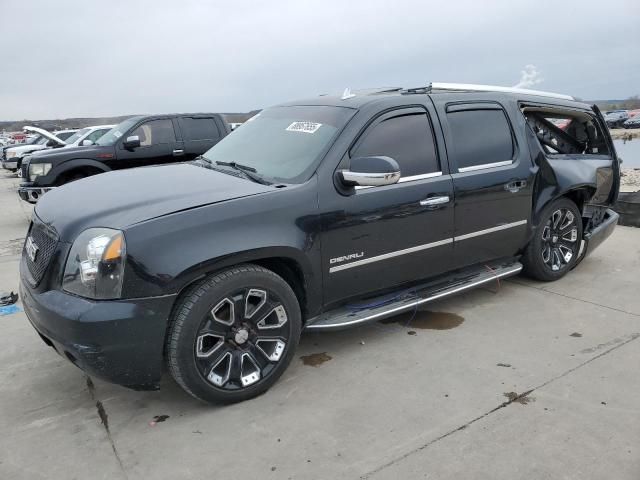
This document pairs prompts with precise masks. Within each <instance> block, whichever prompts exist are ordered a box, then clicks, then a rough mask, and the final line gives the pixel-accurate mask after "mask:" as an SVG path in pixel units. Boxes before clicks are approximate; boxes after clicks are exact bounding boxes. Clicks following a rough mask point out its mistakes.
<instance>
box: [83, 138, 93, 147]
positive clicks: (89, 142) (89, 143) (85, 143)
mask: <svg viewBox="0 0 640 480" xmlns="http://www.w3.org/2000/svg"><path fill="white" fill-rule="evenodd" d="M90 145H93V142H92V141H91V140H82V146H83V147H88V146H90Z"/></svg>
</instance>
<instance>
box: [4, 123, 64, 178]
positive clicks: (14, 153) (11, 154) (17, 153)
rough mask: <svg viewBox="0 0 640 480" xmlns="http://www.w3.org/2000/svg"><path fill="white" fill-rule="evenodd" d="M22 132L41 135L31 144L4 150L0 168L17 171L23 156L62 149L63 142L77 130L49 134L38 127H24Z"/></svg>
mask: <svg viewBox="0 0 640 480" xmlns="http://www.w3.org/2000/svg"><path fill="white" fill-rule="evenodd" d="M23 130H25V131H27V132H33V133H37V134H39V135H41V136H42V138H40V139H39V140H38V141H36V142H35V143H32V144H27V145H16V146H15V147H11V148H9V149H6V150H5V151H4V156H3V158H2V168H5V169H7V170H12V171H15V170H18V169H20V165H21V164H22V158H23V157H24V156H25V155H27V154H29V153H33V152H36V151H38V150H43V149H45V148H53V147H64V146H66V145H67V143H66V142H65V140H66V139H68V138H69V137H70V136H71V135H73V134H74V133H76V132H77V130H60V131H58V132H54V133H51V132H49V131H47V130H44V129H42V128H38V127H24V128H23Z"/></svg>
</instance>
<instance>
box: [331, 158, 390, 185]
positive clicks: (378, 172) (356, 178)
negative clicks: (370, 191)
mask: <svg viewBox="0 0 640 480" xmlns="http://www.w3.org/2000/svg"><path fill="white" fill-rule="evenodd" d="M339 173H340V176H341V180H342V183H344V184H345V185H347V186H349V187H352V186H360V187H379V186H383V185H393V184H394V183H397V182H398V180H400V167H399V166H398V162H396V161H395V160H394V159H393V158H391V157H382V156H381V157H357V158H354V159H352V160H351V165H350V167H349V169H348V170H341V171H340V172H339Z"/></svg>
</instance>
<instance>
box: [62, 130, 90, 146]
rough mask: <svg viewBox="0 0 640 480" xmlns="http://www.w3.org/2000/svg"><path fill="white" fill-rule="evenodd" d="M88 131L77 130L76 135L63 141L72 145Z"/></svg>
mask: <svg viewBox="0 0 640 480" xmlns="http://www.w3.org/2000/svg"><path fill="white" fill-rule="evenodd" d="M88 131H89V129H88V128H83V129H82V130H78V131H77V132H76V133H74V134H73V135H71V136H70V137H69V138H67V139H66V140H65V142H67V143H68V144H72V143H75V142H77V141H78V139H79V138H80V137H83V136H84V135H85V134H86V133H87V132H88Z"/></svg>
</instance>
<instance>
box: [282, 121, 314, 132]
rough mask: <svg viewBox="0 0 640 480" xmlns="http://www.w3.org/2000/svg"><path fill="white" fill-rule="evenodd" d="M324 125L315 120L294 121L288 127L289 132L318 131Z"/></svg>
mask: <svg viewBox="0 0 640 480" xmlns="http://www.w3.org/2000/svg"><path fill="white" fill-rule="evenodd" d="M321 126H322V124H321V123H314V122H293V123H292V124H291V125H289V126H288V127H287V131H288V132H302V133H316V132H317V131H318V129H319V128H320V127H321Z"/></svg>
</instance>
